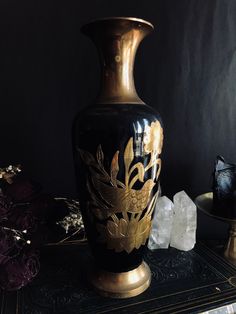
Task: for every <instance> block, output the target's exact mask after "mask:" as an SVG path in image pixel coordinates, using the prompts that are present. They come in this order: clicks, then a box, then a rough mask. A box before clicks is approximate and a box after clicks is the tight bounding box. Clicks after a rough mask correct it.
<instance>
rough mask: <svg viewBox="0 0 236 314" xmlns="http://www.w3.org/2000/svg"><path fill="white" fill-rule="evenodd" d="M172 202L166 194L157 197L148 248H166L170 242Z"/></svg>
mask: <svg viewBox="0 0 236 314" xmlns="http://www.w3.org/2000/svg"><path fill="white" fill-rule="evenodd" d="M173 214H174V211H173V203H172V202H171V200H169V199H168V197H166V196H162V197H159V198H158V199H157V202H156V207H155V211H154V217H153V223H152V230H151V233H150V237H149V241H148V248H149V249H150V250H155V249H167V248H168V247H169V244H170V235H171V228H172V221H173Z"/></svg>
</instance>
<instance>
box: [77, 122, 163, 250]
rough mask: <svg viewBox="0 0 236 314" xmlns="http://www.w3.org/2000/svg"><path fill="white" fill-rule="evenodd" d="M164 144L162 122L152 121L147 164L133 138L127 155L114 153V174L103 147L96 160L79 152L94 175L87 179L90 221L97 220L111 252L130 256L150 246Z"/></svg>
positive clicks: (146, 143) (146, 148)
mask: <svg viewBox="0 0 236 314" xmlns="http://www.w3.org/2000/svg"><path fill="white" fill-rule="evenodd" d="M162 141H163V131H162V127H161V125H160V122H159V121H155V122H152V123H151V126H146V128H145V130H144V141H143V152H144V153H143V154H144V155H150V156H148V157H149V159H148V163H147V165H144V164H143V163H141V162H140V161H139V162H136V163H135V154H134V143H133V137H131V138H130V139H129V141H128V143H127V145H126V147H125V150H124V153H123V156H119V155H120V152H119V151H116V153H115V154H114V156H113V158H112V161H111V165H110V173H108V172H107V171H106V170H105V167H104V154H103V151H102V147H101V145H99V146H98V148H97V152H96V158H95V157H94V156H93V155H92V154H91V153H89V152H88V151H84V150H82V149H79V152H80V156H81V159H82V160H83V162H84V163H85V164H86V165H87V166H88V168H89V174H90V175H89V176H88V179H87V188H88V191H89V193H90V200H89V202H88V209H89V210H90V213H91V215H92V217H90V218H92V219H93V217H94V218H96V223H95V225H96V229H97V231H98V232H99V237H98V241H100V242H102V243H106V245H107V248H108V249H112V250H115V251H116V252H122V251H126V252H127V253H130V252H131V251H132V250H133V249H135V248H136V249H138V248H139V247H140V246H141V245H144V244H145V243H146V240H147V239H148V236H149V233H150V229H151V222H152V213H153V209H154V206H155V201H156V198H157V197H158V191H157V192H156V193H155V195H153V193H154V191H153V188H154V186H155V185H156V182H157V179H158V177H159V174H160V171H161V159H160V158H159V154H160V153H161V150H162ZM121 157H123V166H124V169H125V175H124V178H123V180H122V181H124V182H122V181H121V180H120V179H118V175H119V174H120V166H119V165H120V164H119V160H120V159H122V158H121ZM149 170H152V171H150V172H149ZM150 173H151V174H150ZM119 178H120V177H119ZM93 221H94V220H93Z"/></svg>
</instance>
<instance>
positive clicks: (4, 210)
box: [0, 191, 12, 223]
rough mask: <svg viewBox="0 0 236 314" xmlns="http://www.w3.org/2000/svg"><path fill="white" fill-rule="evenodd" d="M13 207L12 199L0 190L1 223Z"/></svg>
mask: <svg viewBox="0 0 236 314" xmlns="http://www.w3.org/2000/svg"><path fill="white" fill-rule="evenodd" d="M11 208H12V202H11V199H10V198H9V197H7V196H5V195H4V194H3V193H2V192H1V191H0V223H1V222H2V221H4V220H6V219H7V216H8V214H9V212H10V211H11Z"/></svg>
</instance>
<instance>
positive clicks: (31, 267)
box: [0, 251, 40, 290]
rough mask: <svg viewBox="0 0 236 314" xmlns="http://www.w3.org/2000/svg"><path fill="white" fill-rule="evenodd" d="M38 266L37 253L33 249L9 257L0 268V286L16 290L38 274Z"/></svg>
mask: <svg viewBox="0 0 236 314" xmlns="http://www.w3.org/2000/svg"><path fill="white" fill-rule="evenodd" d="M39 268H40V264H39V258H38V254H37V252H35V251H29V252H24V253H22V254H21V255H20V256H18V257H17V258H13V259H10V260H9V261H8V262H7V263H5V264H4V265H3V267H1V268H0V287H1V288H2V289H4V290H17V289H20V288H22V287H24V286H25V285H27V284H28V283H29V282H31V281H32V279H33V278H34V277H35V276H36V275H37V274H38V272H39Z"/></svg>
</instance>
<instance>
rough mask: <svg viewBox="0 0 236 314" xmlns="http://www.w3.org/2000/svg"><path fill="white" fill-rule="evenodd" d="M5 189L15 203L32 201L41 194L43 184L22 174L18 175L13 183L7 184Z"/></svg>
mask: <svg viewBox="0 0 236 314" xmlns="http://www.w3.org/2000/svg"><path fill="white" fill-rule="evenodd" d="M3 191H4V194H5V195H7V196H8V197H10V198H11V199H12V200H13V202H15V203H18V202H30V201H32V200H33V199H34V198H36V197H37V196H38V195H39V193H40V192H41V186H40V185H39V184H38V183H35V182H33V181H31V180H28V179H25V178H24V177H22V176H17V177H16V178H14V181H13V183H12V184H5V186H4V189H3Z"/></svg>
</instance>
